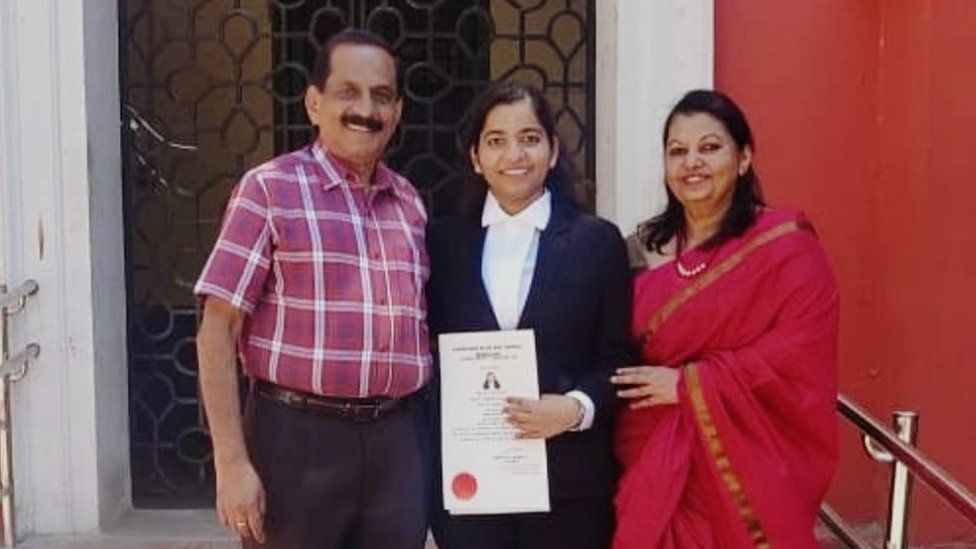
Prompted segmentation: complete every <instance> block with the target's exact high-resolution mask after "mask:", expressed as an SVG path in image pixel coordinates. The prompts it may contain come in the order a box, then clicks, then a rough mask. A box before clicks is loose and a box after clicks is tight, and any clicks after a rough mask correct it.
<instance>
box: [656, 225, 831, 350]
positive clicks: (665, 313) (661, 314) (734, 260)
mask: <svg viewBox="0 0 976 549" xmlns="http://www.w3.org/2000/svg"><path fill="white" fill-rule="evenodd" d="M800 230H808V231H813V226H812V225H810V222H809V221H807V220H805V219H794V220H790V221H787V222H785V223H780V224H779V225H776V226H775V227H772V228H770V229H768V230H766V232H764V233H762V234H760V235H758V236H756V237H755V238H753V239H752V240H750V241H749V242H747V243H746V245H745V246H743V247H742V248H740V249H738V250H736V251H735V253H733V254H732V255H730V256H729V257H727V258H725V259H724V260H722V262H721V263H719V264H718V265H716V266H715V267H714V268H712V269H709V270H707V271H705V273H704V274H702V276H700V277H699V278H697V279H696V280H695V281H694V282H692V283H691V284H689V285H688V286H686V287H685V288H683V289H682V290H681V291H680V292H678V293H677V294H675V295H674V296H673V297H672V298H671V299H669V300H667V301H666V302H665V303H664V305H662V306H661V308H660V309H658V310H657V312H656V313H654V314H653V315H652V316H651V318H650V320H648V322H647V327H646V329H645V330H644V333H643V334H641V336H642V338H646V337H649V336H650V335H651V334H653V333H654V332H656V331H657V330H658V328H660V327H661V325H662V324H664V321H665V320H667V319H668V317H669V316H671V314H672V313H674V312H675V311H676V310H677V309H678V307H680V306H682V305H684V304H685V302H687V301H688V300H689V299H691V298H692V297H694V296H695V295H697V294H698V293H700V292H701V291H702V290H704V289H705V288H707V287H709V286H711V285H712V284H714V283H715V282H716V281H717V280H718V279H719V278H721V277H722V276H723V275H724V274H726V273H728V272H729V271H731V270H732V269H734V268H735V267H737V266H738V265H739V264H740V263H742V261H744V260H745V259H746V258H747V257H749V255H750V254H752V252H754V251H756V250H757V249H758V248H760V247H762V246H764V245H766V244H768V243H770V242H772V241H773V240H776V239H777V238H780V237H781V236H785V235H788V234H790V233H793V232H796V231H800Z"/></svg>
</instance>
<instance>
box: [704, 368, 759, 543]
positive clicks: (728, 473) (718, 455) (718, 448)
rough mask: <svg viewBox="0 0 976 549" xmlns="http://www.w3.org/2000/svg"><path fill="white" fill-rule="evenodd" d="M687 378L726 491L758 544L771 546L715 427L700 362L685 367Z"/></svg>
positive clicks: (754, 541)
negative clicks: (707, 400)
mask: <svg viewBox="0 0 976 549" xmlns="http://www.w3.org/2000/svg"><path fill="white" fill-rule="evenodd" d="M685 382H686V385H687V388H688V395H689V397H690V399H691V406H692V408H693V410H694V412H695V420H696V421H697V422H698V427H699V431H700V432H701V436H702V438H703V439H704V440H705V445H706V447H707V448H708V453H709V454H710V455H711V456H712V460H713V462H714V463H715V468H716V469H718V473H719V475H720V476H721V478H722V482H723V483H724V484H725V489H726V491H728V493H729V495H730V496H732V501H733V502H734V503H735V506H736V509H738V511H739V516H740V517H742V522H743V523H744V525H745V527H746V531H747V532H748V533H749V537H750V538H751V539H752V542H753V543H754V544H755V545H756V547H757V548H759V549H769V547H770V544H769V541H768V539H767V538H766V532H765V531H763V527H762V523H761V522H760V520H759V515H757V514H756V510H755V509H753V507H752V504H751V503H749V498H748V496H746V493H745V490H744V489H743V488H742V482H741V481H740V480H739V476H738V475H736V474H735V471H733V470H732V462H731V461H729V457H728V455H727V454H726V453H725V447H724V446H722V440H721V439H720V438H719V436H718V429H716V428H715V422H714V421H712V414H711V412H709V411H708V403H707V402H706V401H705V393H704V392H703V391H702V387H701V381H700V380H699V379H698V365H697V364H695V363H689V364H688V365H687V366H686V367H685Z"/></svg>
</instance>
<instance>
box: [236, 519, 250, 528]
mask: <svg viewBox="0 0 976 549" xmlns="http://www.w3.org/2000/svg"><path fill="white" fill-rule="evenodd" d="M234 526H237V527H238V528H244V527H245V526H247V521H245V520H239V521H237V522H235V523H234Z"/></svg>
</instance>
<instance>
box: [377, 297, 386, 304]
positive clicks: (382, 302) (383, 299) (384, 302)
mask: <svg viewBox="0 0 976 549" xmlns="http://www.w3.org/2000/svg"><path fill="white" fill-rule="evenodd" d="M377 303H379V304H380V305H386V296H383V297H381V298H379V300H377Z"/></svg>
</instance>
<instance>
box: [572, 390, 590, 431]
mask: <svg viewBox="0 0 976 549" xmlns="http://www.w3.org/2000/svg"><path fill="white" fill-rule="evenodd" d="M566 396H568V397H570V398H572V399H575V400H576V402H579V404H580V406H582V407H583V419H582V420H580V423H579V425H577V426H576V427H575V428H574V429H572V430H573V431H586V430H587V429H589V428H590V427H592V426H593V418H594V416H596V407H595V406H594V405H593V399H591V398H590V396H589V395H587V394H586V393H584V392H583V391H578V390H574V391H570V392H568V393H566Z"/></svg>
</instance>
